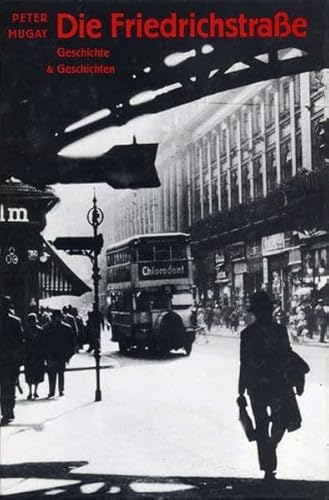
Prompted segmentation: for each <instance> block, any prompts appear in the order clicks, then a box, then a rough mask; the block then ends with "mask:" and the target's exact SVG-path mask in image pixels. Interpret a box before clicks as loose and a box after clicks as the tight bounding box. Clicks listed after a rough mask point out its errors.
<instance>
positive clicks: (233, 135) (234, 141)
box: [231, 118, 238, 148]
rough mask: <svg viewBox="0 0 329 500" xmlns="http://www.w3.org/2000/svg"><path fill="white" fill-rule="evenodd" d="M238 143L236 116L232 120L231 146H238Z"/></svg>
mask: <svg viewBox="0 0 329 500" xmlns="http://www.w3.org/2000/svg"><path fill="white" fill-rule="evenodd" d="M237 143H238V125H237V121H236V118H233V120H232V121H231V147H232V148H236V146H237Z"/></svg>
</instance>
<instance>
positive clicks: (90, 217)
mask: <svg viewBox="0 0 329 500" xmlns="http://www.w3.org/2000/svg"><path fill="white" fill-rule="evenodd" d="M103 220H104V213H103V211H102V210H101V209H100V208H98V207H97V199H96V194H95V191H94V198H93V206H92V208H91V209H90V210H89V211H88V213H87V221H88V222H89V224H90V225H91V226H92V227H93V237H94V243H95V244H94V248H93V253H92V263H93V274H92V278H93V283H94V304H93V317H94V318H93V323H94V325H93V326H94V328H95V331H96V339H95V364H96V391H95V401H101V400H102V392H101V388H100V344H101V328H100V327H101V325H100V312H99V280H100V278H101V276H100V274H99V267H98V255H99V249H98V248H97V241H98V234H97V230H98V227H99V226H100V225H101V223H102V222H103Z"/></svg>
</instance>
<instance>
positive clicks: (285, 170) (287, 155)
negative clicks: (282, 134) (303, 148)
mask: <svg viewBox="0 0 329 500" xmlns="http://www.w3.org/2000/svg"><path fill="white" fill-rule="evenodd" d="M281 174H282V179H283V180H285V179H290V177H291V176H292V157H291V150H290V141H286V142H284V143H283V144H282V145H281Z"/></svg>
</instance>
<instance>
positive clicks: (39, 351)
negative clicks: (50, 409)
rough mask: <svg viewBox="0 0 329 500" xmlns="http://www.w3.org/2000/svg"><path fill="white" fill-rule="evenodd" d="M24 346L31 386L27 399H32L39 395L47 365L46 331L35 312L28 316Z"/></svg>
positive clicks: (28, 382) (26, 375) (26, 379)
mask: <svg viewBox="0 0 329 500" xmlns="http://www.w3.org/2000/svg"><path fill="white" fill-rule="evenodd" d="M24 347H25V349H24V370H25V381H26V383H27V384H28V386H29V394H28V396H27V399H29V400H30V399H32V397H34V398H35V399H37V398H38V397H39V394H38V385H39V384H41V383H42V382H43V381H44V378H45V371H46V365H45V343H44V332H43V329H42V328H41V326H40V325H39V324H38V318H37V315H36V314H35V313H30V314H28V316H27V325H26V328H25V346H24ZM33 386H34V391H33Z"/></svg>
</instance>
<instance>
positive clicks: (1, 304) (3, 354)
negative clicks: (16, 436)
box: [0, 297, 24, 426]
mask: <svg viewBox="0 0 329 500" xmlns="http://www.w3.org/2000/svg"><path fill="white" fill-rule="evenodd" d="M11 307H12V301H11V298H10V297H0V393H1V395H0V404H1V425H2V426H3V425H8V424H9V423H10V422H12V421H13V420H14V418H15V415H14V408H15V388H16V382H17V379H18V374H19V367H20V364H21V361H22V357H23V342H24V339H23V329H22V322H21V320H20V318H18V317H17V316H14V315H13V314H12V313H11Z"/></svg>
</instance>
